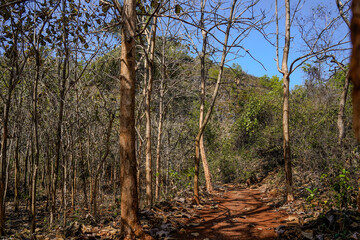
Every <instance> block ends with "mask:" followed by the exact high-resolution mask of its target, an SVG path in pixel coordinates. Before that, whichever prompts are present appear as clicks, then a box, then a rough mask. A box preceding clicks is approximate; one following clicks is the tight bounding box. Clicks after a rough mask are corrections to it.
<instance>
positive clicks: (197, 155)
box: [194, 0, 237, 205]
mask: <svg viewBox="0 0 360 240" xmlns="http://www.w3.org/2000/svg"><path fill="white" fill-rule="evenodd" d="M236 1H237V0H233V1H232V4H231V10H230V16H229V19H228V24H227V27H226V31H225V39H224V45H223V51H222V56H221V61H220V65H219V74H218V76H217V81H216V85H215V89H214V92H213V95H212V99H211V104H210V107H209V110H208V111H207V113H206V116H205V118H204V121H203V122H202V125H201V126H200V127H199V132H198V134H197V136H196V138H195V168H194V170H195V171H194V201H195V203H196V204H197V205H199V204H200V198H199V165H200V139H201V137H202V135H203V133H204V129H205V127H206V125H207V123H208V122H209V120H210V116H211V113H212V110H213V109H214V106H215V102H216V98H217V95H218V92H219V87H220V83H221V79H222V75H223V71H224V64H225V59H226V55H227V49H228V46H227V44H228V40H229V34H230V29H231V25H232V19H233V15H234V9H235V5H236Z"/></svg>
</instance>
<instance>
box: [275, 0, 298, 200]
mask: <svg viewBox="0 0 360 240" xmlns="http://www.w3.org/2000/svg"><path fill="white" fill-rule="evenodd" d="M285 11H286V14H285V44H284V49H283V56H282V64H281V69H280V68H279V21H278V11H277V0H276V1H275V14H276V59H277V63H278V69H279V71H280V72H281V73H282V74H283V88H284V89H283V151H284V162H285V175H286V176H285V178H286V180H285V181H286V183H285V185H286V200H287V201H288V202H290V201H294V194H293V184H292V166H291V152H290V132H289V94H290V86H289V85H290V73H289V70H288V59H289V51H290V40H291V39H290V26H291V24H290V0H285Z"/></svg>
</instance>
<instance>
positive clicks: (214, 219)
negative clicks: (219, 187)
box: [175, 188, 288, 240]
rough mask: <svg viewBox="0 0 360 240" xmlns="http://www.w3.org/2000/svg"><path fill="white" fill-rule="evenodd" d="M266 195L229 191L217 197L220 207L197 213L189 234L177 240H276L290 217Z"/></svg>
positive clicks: (212, 207)
mask: <svg viewBox="0 0 360 240" xmlns="http://www.w3.org/2000/svg"><path fill="white" fill-rule="evenodd" d="M262 197H266V195H265V194H264V193H261V192H259V191H258V190H253V189H243V188H242V189H235V188H231V189H228V191H227V192H225V193H224V194H223V196H221V197H215V198H214V200H215V201H216V202H218V204H217V205H215V206H211V205H204V206H203V207H202V209H200V210H197V211H196V213H197V214H198V215H199V217H197V218H191V219H189V221H188V222H187V224H188V226H189V227H187V228H186V229H185V231H183V232H181V233H178V234H177V235H176V237H175V238H176V239H211V240H212V239H219V240H221V239H224V240H225V239H242V240H253V239H254V240H255V239H259V240H260V239H261V240H270V239H276V238H277V234H276V233H275V231H274V229H275V228H276V227H277V226H279V225H281V222H282V221H284V220H285V219H286V218H287V217H288V215H287V214H286V213H285V212H278V211H277V210H275V209H274V208H272V207H271V204H270V203H269V202H267V201H263V200H262Z"/></svg>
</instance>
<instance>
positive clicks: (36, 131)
mask: <svg viewBox="0 0 360 240" xmlns="http://www.w3.org/2000/svg"><path fill="white" fill-rule="evenodd" d="M40 64H41V59H40V53H39V52H38V50H36V73H35V81H34V89H33V131H34V132H33V135H34V140H35V149H34V150H35V153H34V152H32V156H33V157H34V158H33V174H32V184H31V186H32V187H31V220H32V221H31V233H34V232H35V228H36V182H37V181H36V180H37V170H38V164H39V154H40V153H39V151H40V150H39V117H38V105H37V104H38V85H39V79H40Z"/></svg>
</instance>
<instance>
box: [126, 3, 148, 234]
mask: <svg viewBox="0 0 360 240" xmlns="http://www.w3.org/2000/svg"><path fill="white" fill-rule="evenodd" d="M121 25H122V28H121V39H122V43H121V72H120V96H121V97H120V161H121V164H120V166H121V169H120V182H121V227H122V232H123V234H125V235H126V237H129V238H130V239H131V238H133V237H132V236H134V235H135V236H137V237H140V238H149V239H151V237H149V236H147V237H146V236H145V234H144V231H143V229H142V227H141V225H140V221H139V218H138V195H137V181H136V152H135V134H136V131H135V81H136V75H135V67H136V63H135V33H136V0H125V1H124V5H123V8H122V22H121Z"/></svg>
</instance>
